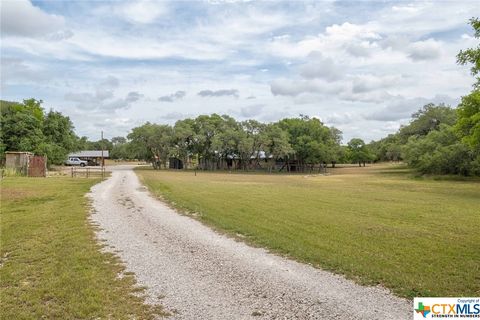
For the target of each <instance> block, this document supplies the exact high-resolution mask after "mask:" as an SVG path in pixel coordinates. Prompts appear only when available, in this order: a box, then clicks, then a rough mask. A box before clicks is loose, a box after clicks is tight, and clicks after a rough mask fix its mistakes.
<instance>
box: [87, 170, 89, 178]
mask: <svg viewBox="0 0 480 320" xmlns="http://www.w3.org/2000/svg"><path fill="white" fill-rule="evenodd" d="M89 172H90V168H87V178H88V173H89Z"/></svg>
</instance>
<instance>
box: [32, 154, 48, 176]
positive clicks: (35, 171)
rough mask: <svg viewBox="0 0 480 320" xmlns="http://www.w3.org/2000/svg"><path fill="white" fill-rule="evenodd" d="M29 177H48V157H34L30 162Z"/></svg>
mask: <svg viewBox="0 0 480 320" xmlns="http://www.w3.org/2000/svg"><path fill="white" fill-rule="evenodd" d="M28 176H29V177H46V176H47V157H43V156H33V157H30V160H29V162H28Z"/></svg>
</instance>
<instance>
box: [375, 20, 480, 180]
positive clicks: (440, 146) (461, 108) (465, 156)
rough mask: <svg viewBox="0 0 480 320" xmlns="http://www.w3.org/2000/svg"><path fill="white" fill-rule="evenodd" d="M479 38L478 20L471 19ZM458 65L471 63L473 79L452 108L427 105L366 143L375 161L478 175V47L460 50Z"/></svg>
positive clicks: (426, 169)
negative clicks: (470, 87)
mask: <svg viewBox="0 0 480 320" xmlns="http://www.w3.org/2000/svg"><path fill="white" fill-rule="evenodd" d="M470 24H471V26H472V27H473V29H474V35H475V37H476V38H477V39H478V38H480V20H479V19H477V18H472V19H471V20H470ZM457 61H458V63H459V64H462V65H464V64H468V63H470V64H472V65H473V66H472V68H471V73H472V75H473V76H474V77H475V78H476V82H475V84H474V86H473V90H472V92H470V94H468V95H466V96H464V97H462V99H461V102H460V104H459V105H458V106H457V108H456V109H452V108H451V107H449V106H445V105H438V106H435V105H433V104H428V105H426V106H424V107H423V108H422V109H421V110H419V111H418V112H416V113H414V114H413V115H412V120H411V121H410V123H409V124H408V125H406V126H402V127H401V128H400V129H399V130H398V131H397V132H396V133H395V134H391V135H389V136H387V137H385V138H383V139H381V140H379V141H375V142H372V143H370V144H369V147H370V149H371V150H372V152H373V153H374V154H375V160H376V161H400V160H402V161H405V162H406V163H408V164H409V165H410V166H411V167H413V168H415V169H417V170H418V171H419V172H421V173H424V174H458V175H480V90H479V89H480V77H479V75H480V46H477V47H476V48H471V49H467V50H464V51H463V50H462V51H460V53H459V54H458V55H457Z"/></svg>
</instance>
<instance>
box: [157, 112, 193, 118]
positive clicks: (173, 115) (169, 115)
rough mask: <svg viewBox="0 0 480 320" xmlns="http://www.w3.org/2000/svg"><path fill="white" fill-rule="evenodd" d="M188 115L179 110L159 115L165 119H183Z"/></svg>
mask: <svg viewBox="0 0 480 320" xmlns="http://www.w3.org/2000/svg"><path fill="white" fill-rule="evenodd" d="M189 116H190V115H188V114H183V113H181V112H169V113H167V114H164V115H162V116H160V118H162V119H165V120H180V119H185V118H188V117H189Z"/></svg>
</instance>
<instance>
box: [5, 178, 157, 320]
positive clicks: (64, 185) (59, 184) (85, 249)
mask: <svg viewBox="0 0 480 320" xmlns="http://www.w3.org/2000/svg"><path fill="white" fill-rule="evenodd" d="M97 182H99V180H97V179H85V178H79V179H70V178H21V177H7V178H5V179H3V180H2V181H1V197H2V198H1V215H0V219H1V237H0V244H1V245H0V300H1V311H0V318H2V319H153V317H154V314H155V313H160V309H159V308H154V307H150V306H147V305H145V304H144V303H143V298H141V297H140V296H138V294H140V293H141V291H142V290H141V288H139V287H136V286H135V281H134V278H133V276H132V275H127V274H125V273H124V274H123V277H122V278H121V279H120V278H119V277H118V274H119V273H121V272H122V271H123V267H122V265H121V264H119V261H118V259H117V258H115V257H114V256H113V255H111V254H106V253H101V245H99V244H98V243H97V241H96V240H95V238H94V232H93V227H92V226H91V225H90V224H89V223H88V220H87V218H88V207H87V199H86V198H85V197H84V194H85V193H86V192H88V191H89V189H90V187H91V186H92V185H93V184H95V183H97Z"/></svg>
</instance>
